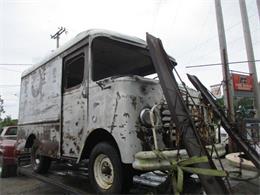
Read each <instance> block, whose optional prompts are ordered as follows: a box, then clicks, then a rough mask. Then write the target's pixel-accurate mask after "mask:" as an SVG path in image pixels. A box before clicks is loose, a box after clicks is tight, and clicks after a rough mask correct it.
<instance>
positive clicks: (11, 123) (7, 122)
mask: <svg viewBox="0 0 260 195" xmlns="http://www.w3.org/2000/svg"><path fill="white" fill-rule="evenodd" d="M14 125H17V119H12V118H11V116H6V117H5V118H4V119H3V120H1V121H0V129H1V128H2V127H6V126H14Z"/></svg>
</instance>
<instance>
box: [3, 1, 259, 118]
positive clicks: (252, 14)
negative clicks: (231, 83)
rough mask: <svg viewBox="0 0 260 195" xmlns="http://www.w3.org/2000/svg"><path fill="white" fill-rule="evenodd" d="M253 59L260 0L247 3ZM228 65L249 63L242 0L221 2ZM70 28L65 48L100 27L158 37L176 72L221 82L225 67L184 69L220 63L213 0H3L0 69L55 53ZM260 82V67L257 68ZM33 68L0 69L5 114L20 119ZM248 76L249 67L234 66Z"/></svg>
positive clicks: (205, 82)
mask: <svg viewBox="0 0 260 195" xmlns="http://www.w3.org/2000/svg"><path fill="white" fill-rule="evenodd" d="M246 5H247V10H248V16H249V22H250V28H251V35H252V40H253V47H254V53H255V59H257V60H259V59H260V23H259V16H258V12H257V6H256V0H246ZM222 9H223V15H224V23H225V29H226V37H227V44H228V58H229V61H230V62H231V61H240V60H241V61H243V60H247V58H246V51H245V46H244V40H243V31H242V23H241V16H240V9H239V2H238V0H222ZM59 26H64V27H66V28H67V29H68V33H67V34H64V35H62V37H61V44H63V43H65V42H66V41H68V40H69V39H71V38H73V37H74V36H75V35H76V34H78V33H79V32H81V31H84V30H87V29H92V28H102V29H108V30H113V31H117V32H120V33H125V34H128V35H133V36H137V37H140V38H143V39H145V32H149V33H152V34H154V35H155V36H157V37H160V38H161V39H162V41H163V44H164V47H165V49H166V50H167V52H168V53H169V54H170V55H171V56H173V57H174V58H176V60H177V62H178V66H177V69H178V71H179V73H180V75H181V76H182V78H183V79H184V81H186V82H187V83H188V85H190V84H189V82H188V81H187V78H186V73H191V74H195V75H197V76H198V77H199V78H200V79H201V81H202V82H203V83H204V84H205V85H206V86H207V87H209V86H210V85H213V84H217V83H220V82H221V80H222V73H221V67H220V66H215V67H204V68H193V69H188V68H185V66H187V65H197V64H208V63H219V62H220V54H219V45H218V35H217V24H216V17H215V5H214V0H82V1H80V0H68V1H66V0H0V64H33V63H37V62H38V61H40V60H41V59H42V58H43V57H44V56H46V55H47V54H48V53H50V52H51V51H52V50H54V49H55V46H56V45H55V41H54V40H53V39H50V34H53V33H55V32H56V31H57V28H58V27H59ZM256 66H257V70H258V79H259V77H260V63H257V64H256ZM28 67H29V66H22V65H20V66H11V65H9V66H1V65H0V95H1V96H2V98H3V99H4V101H5V102H4V106H5V107H4V108H5V110H6V115H11V116H12V117H14V118H16V117H17V115H18V101H19V85H20V76H21V72H22V71H23V70H25V69H26V68H28ZM230 69H231V70H237V71H243V72H248V67H247V64H235V65H230Z"/></svg>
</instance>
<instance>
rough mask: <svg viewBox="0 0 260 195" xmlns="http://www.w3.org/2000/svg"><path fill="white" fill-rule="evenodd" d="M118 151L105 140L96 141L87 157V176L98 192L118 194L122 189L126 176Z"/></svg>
mask: <svg viewBox="0 0 260 195" xmlns="http://www.w3.org/2000/svg"><path fill="white" fill-rule="evenodd" d="M123 169H124V166H123V164H122V163H121V160H120V156H119V154H118V151H117V150H116V148H115V147H114V146H112V145H111V144H109V143H107V142H101V143H98V144H97V145H96V146H95V147H94V148H93V150H92V152H91V154H90V158H89V169H88V170H89V178H90V183H91V185H92V186H93V188H94V190H95V191H96V192H97V193H100V194H105V193H106V194H107V193H108V194H118V193H121V192H123V191H124V184H125V181H126V177H127V176H126V177H124V173H123Z"/></svg>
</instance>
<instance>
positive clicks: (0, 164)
mask: <svg viewBox="0 0 260 195" xmlns="http://www.w3.org/2000/svg"><path fill="white" fill-rule="evenodd" d="M16 135H17V127H16V126H8V127H4V128H2V129H1V130H0V177H9V176H14V175H16V169H17V166H16V159H15V144H16Z"/></svg>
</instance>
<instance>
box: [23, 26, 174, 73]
mask: <svg viewBox="0 0 260 195" xmlns="http://www.w3.org/2000/svg"><path fill="white" fill-rule="evenodd" d="M87 37H91V38H92V39H95V38H96V37H108V38H111V39H115V40H118V41H122V42H127V43H129V44H132V45H135V46H138V47H142V48H146V47H147V44H146V42H145V41H144V40H142V39H140V38H137V37H133V36H128V35H124V34H120V33H117V32H113V31H109V30H103V29H91V30H86V31H83V32H81V33H79V34H78V35H76V36H75V37H74V38H73V39H71V40H70V41H68V42H67V43H65V44H64V45H63V46H61V47H60V48H58V49H56V50H55V51H54V52H52V53H51V54H49V55H48V56H47V57H45V58H44V59H43V60H42V61H41V62H40V63H37V64H35V65H33V66H32V67H30V68H28V69H27V70H25V71H24V72H23V73H22V77H25V76H26V75H28V74H29V73H31V72H33V71H34V70H36V69H38V68H39V67H41V66H42V65H44V64H46V63H47V62H49V61H50V60H52V59H53V58H55V57H56V56H58V55H60V54H61V53H63V52H64V51H66V50H68V49H69V48H71V47H72V46H74V45H76V44H77V43H79V42H80V41H82V40H84V39H86V38H87ZM169 57H170V56H169ZM170 58H171V61H172V62H175V59H174V58H172V57H170Z"/></svg>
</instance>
